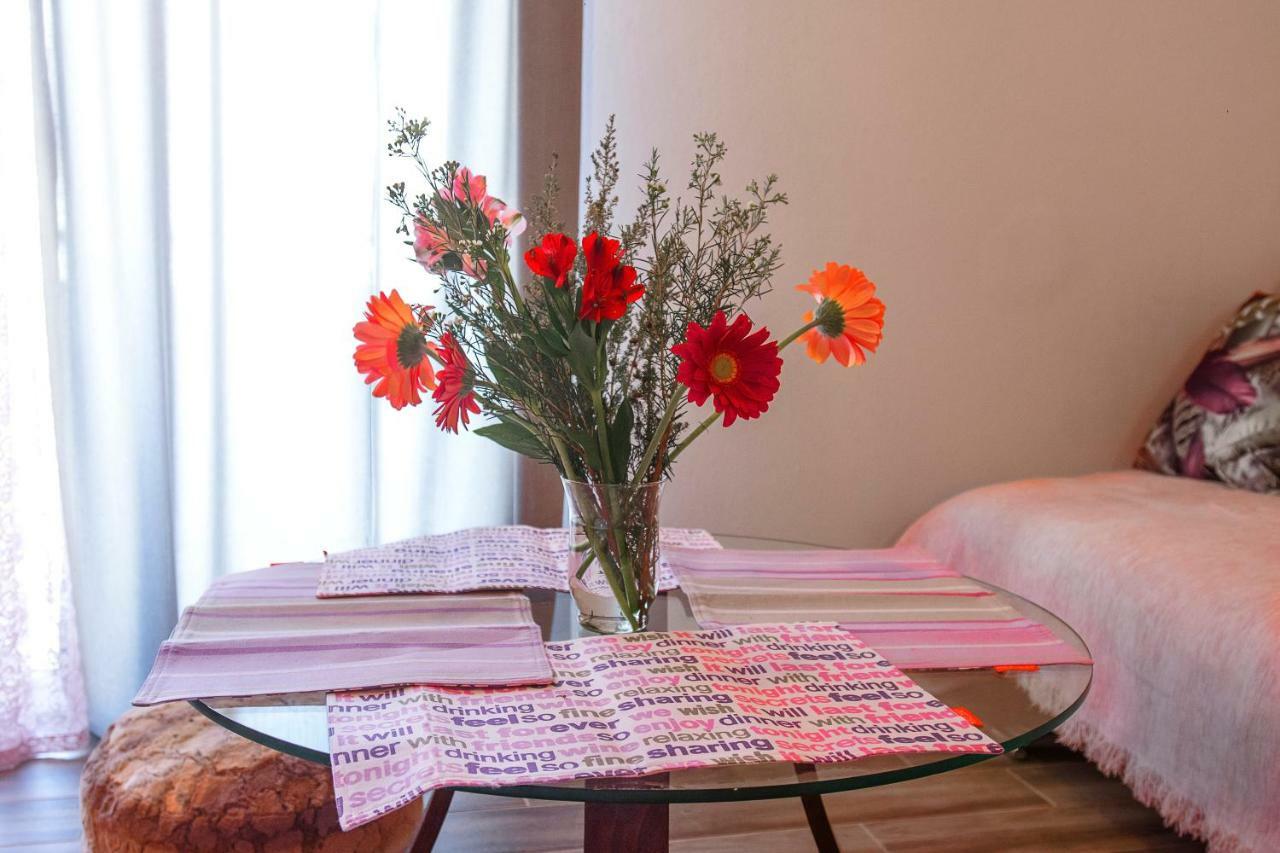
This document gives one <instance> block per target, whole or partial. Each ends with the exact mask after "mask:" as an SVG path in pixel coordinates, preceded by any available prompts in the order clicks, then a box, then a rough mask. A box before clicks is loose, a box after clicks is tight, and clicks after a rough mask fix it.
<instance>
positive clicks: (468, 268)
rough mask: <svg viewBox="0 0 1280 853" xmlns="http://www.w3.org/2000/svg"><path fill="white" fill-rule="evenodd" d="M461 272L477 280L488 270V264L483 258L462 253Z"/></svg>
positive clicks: (482, 277)
mask: <svg viewBox="0 0 1280 853" xmlns="http://www.w3.org/2000/svg"><path fill="white" fill-rule="evenodd" d="M462 272H463V274H465V275H469V276H471V277H472V278H474V279H476V280H477V281H482V280H483V279H484V277H485V276H486V275H487V274H488V272H489V265H488V264H487V263H485V260H484V258H473V257H472V256H471V255H463V256H462Z"/></svg>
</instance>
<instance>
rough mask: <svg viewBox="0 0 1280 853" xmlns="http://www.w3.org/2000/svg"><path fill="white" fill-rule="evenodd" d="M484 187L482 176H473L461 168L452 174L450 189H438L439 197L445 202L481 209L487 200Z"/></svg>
mask: <svg viewBox="0 0 1280 853" xmlns="http://www.w3.org/2000/svg"><path fill="white" fill-rule="evenodd" d="M486 187H487V185H486V182H485V178H484V175H473V174H471V170H470V169H468V168H467V167H466V166H463V167H462V168H461V169H459V170H458V171H457V172H456V173H455V174H454V176H453V186H452V187H441V188H440V197H441V198H442V199H444V200H445V201H459V202H462V203H463V204H471V205H474V206H475V207H479V208H481V209H483V208H484V203H485V201H486V200H487V199H488V198H489V194H488V192H486Z"/></svg>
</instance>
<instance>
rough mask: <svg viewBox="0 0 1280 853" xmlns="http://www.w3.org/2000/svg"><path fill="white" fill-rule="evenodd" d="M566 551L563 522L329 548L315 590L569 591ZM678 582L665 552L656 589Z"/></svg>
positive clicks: (678, 541) (697, 539) (693, 541)
mask: <svg viewBox="0 0 1280 853" xmlns="http://www.w3.org/2000/svg"><path fill="white" fill-rule="evenodd" d="M660 541H661V543H662V547H663V548H664V549H666V548H676V547H678V548H690V549H708V548H715V549H718V548H719V547H720V543H718V542H716V540H715V538H714V537H713V536H712V535H711V534H710V533H708V532H707V531H705V530H692V529H686V528H678V527H671V528H668V527H664V528H663V529H662V534H661V540H660ZM568 559H569V532H568V530H566V529H565V528H563V527H528V526H526V525H507V526H501V527H474V528H469V529H467V530H457V531H454V532H452V533H440V534H435V535H432V536H418V537H415V538H413V539H405V540H403V541H401V542H391V543H388V544H386V545H378V546H375V547H372V548H360V549H357V550H354V551H346V552H343V553H340V554H329V555H328V556H327V557H326V558H325V563H324V569H323V570H322V571H321V573H320V583H319V585H318V588H317V589H316V593H315V594H316V595H317V596H319V597H321V598H339V597H342V596H348V595H390V594H398V593H424V592H465V591H467V590H475V589H524V588H525V587H536V588H538V589H552V590H558V591H560V592H568V591H569V574H568ZM675 585H676V580H675V576H674V575H673V574H672V573H671V568H670V567H669V566H668V565H667V562H666V561H665V560H664V561H663V563H662V565H661V566H660V567H659V570H658V589H660V590H666V589H673V588H674V587H675Z"/></svg>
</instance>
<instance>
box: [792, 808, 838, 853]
mask: <svg viewBox="0 0 1280 853" xmlns="http://www.w3.org/2000/svg"><path fill="white" fill-rule="evenodd" d="M800 802H801V803H803V804H804V816H805V818H806V819H807V820H808V821H809V831H810V832H812V833H813V843H814V844H816V845H818V853H840V845H838V844H836V834H835V831H834V830H832V829H831V821H830V820H828V819H827V808H826V806H824V805H822V797H820V796H818V795H817V794H805V795H803V796H801V797H800Z"/></svg>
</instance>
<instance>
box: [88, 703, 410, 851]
mask: <svg viewBox="0 0 1280 853" xmlns="http://www.w3.org/2000/svg"><path fill="white" fill-rule="evenodd" d="M80 809H81V816H82V820H83V822H84V835H85V848H86V849H87V850H89V851H92V853H191V851H201V853H203V851H224V850H227V851H234V853H256V851H263V853H268V852H269V853H283V851H293V850H306V851H326V853H345V851H350V853H366V851H391V852H392V853H399V851H404V850H406V849H407V848H408V847H409V845H410V844H412V842H413V838H414V834H415V832H416V831H417V828H418V823H419V821H420V820H421V818H422V810H421V808H420V807H414V806H409V807H406V808H403V809H399V810H398V811H395V812H392V813H390V814H388V815H386V816H385V817H383V818H381V819H379V820H377V821H374V822H373V823H369V824H366V825H364V826H361V827H358V828H356V829H354V830H352V831H351V832H342V831H341V830H340V829H339V828H338V814H337V811H336V810H335V808H334V804H333V783H332V780H331V779H330V776H329V768H328V767H324V766H321V765H319V764H314V763H312V762H310V761H304V760H302V759H301V758H294V757H292V756H288V755H284V754H283V753H279V752H276V751H275V750H271V749H267V748H266V747H265V746H259V745H258V744H256V743H253V742H251V741H248V740H246V739H244V738H242V737H240V736H239V735H236V734H233V733H231V732H229V731H227V730H226V729H224V728H222V727H221V726H218V725H216V724H214V723H212V722H210V721H209V720H207V719H205V718H204V717H203V716H201V715H200V714H199V712H197V711H196V710H195V709H194V708H192V707H191V706H190V705H188V704H187V703H186V702H171V703H168V704H165V705H156V706H154V707H150V708H135V709H133V710H131V711H129V712H128V713H126V714H125V715H124V716H123V717H121V718H120V719H119V720H117V721H116V722H115V723H113V724H112V725H111V727H110V728H108V729H107V732H106V734H105V735H104V736H103V738H102V742H101V743H99V744H98V746H97V748H96V749H94V751H93V754H92V755H90V756H89V760H88V762H87V763H86V764H85V768H84V775H83V776H82V777H81V782H80Z"/></svg>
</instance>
